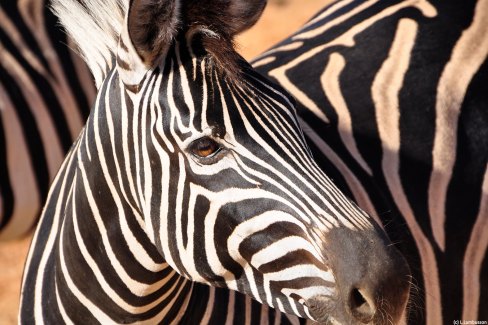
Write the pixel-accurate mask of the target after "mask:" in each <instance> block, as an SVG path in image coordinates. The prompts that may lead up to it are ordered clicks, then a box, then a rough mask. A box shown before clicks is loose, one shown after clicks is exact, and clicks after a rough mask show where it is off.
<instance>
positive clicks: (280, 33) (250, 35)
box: [0, 0, 332, 325]
mask: <svg viewBox="0 0 488 325" xmlns="http://www.w3.org/2000/svg"><path fill="white" fill-rule="evenodd" d="M331 2H332V1H331V0H268V5H267V7H266V9H265V11H264V13H263V16H262V17H261V19H260V20H259V22H258V23H257V24H256V25H255V26H254V27H253V28H251V29H250V30H248V31H247V32H245V33H244V34H242V35H240V36H239V37H238V42H237V43H238V46H239V48H238V50H239V52H240V53H241V54H242V55H243V56H244V57H245V58H246V59H248V60H251V59H252V58H254V57H255V56H257V55H258V54H260V53H262V52H263V51H264V50H266V49H268V48H269V47H271V46H273V45H274V44H275V43H277V42H279V41H280V40H282V39H284V38H286V37H287V36H288V35H289V34H291V33H292V32H294V31H295V30H297V29H298V28H299V27H300V26H301V25H303V24H304V23H305V22H306V21H307V20H308V19H309V18H311V17H312V16H313V15H314V14H315V13H316V12H317V11H318V10H319V9H321V8H322V7H324V6H326V5H327V4H329V3H331ZM29 243H30V237H29V238H24V239H22V240H17V241H12V242H1V243H0V263H1V264H0V325H10V324H16V323H17V310H18V303H19V293H20V282H21V277H22V269H23V265H24V260H25V257H26V255H27V250H28V248H29Z"/></svg>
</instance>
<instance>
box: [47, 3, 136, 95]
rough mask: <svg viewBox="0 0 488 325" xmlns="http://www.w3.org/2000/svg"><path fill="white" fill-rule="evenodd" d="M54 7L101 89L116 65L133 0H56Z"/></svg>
mask: <svg viewBox="0 0 488 325" xmlns="http://www.w3.org/2000/svg"><path fill="white" fill-rule="evenodd" d="M51 6H52V8H53V11H54V13H55V14H56V15H57V16H58V17H59V19H60V21H61V24H62V25H63V26H64V28H65V29H66V31H67V32H68V34H69V35H70V36H71V37H72V38H73V40H74V41H75V43H76V45H77V46H78V50H79V52H80V55H81V56H82V58H83V59H84V60H85V62H86V63H87V64H88V67H89V68H90V70H91V72H92V74H93V76H94V78H95V82H96V85H97V87H99V86H100V85H101V83H102V81H103V79H104V78H105V75H106V74H107V73H108V71H109V70H110V69H112V67H113V65H114V62H115V57H116V54H117V45H118V40H119V35H120V33H121V32H122V29H123V27H124V19H125V16H126V14H127V11H128V7H129V0H83V1H76V0H53V1H52V4H51Z"/></svg>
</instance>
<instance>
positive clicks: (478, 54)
mask: <svg viewBox="0 0 488 325" xmlns="http://www.w3.org/2000/svg"><path fill="white" fill-rule="evenodd" d="M487 21H488V1H467V2H466V1H463V2H462V3H461V2H457V1H338V2H335V3H334V4H332V5H331V6H329V7H327V8H325V9H324V10H323V11H321V12H320V13H318V14H317V15H316V16H315V17H314V18H312V19H311V20H310V21H309V22H308V23H307V24H306V25H305V26H304V27H303V28H302V29H301V30H300V31H298V32H297V33H295V34H294V35H292V36H291V37H290V38H288V39H287V40H285V41H283V42H281V43H280V44H278V45H276V46H274V47H273V48H272V49H270V50H269V51H267V52H266V53H265V54H263V55H262V56H260V57H259V58H257V59H256V60H255V61H254V66H255V67H256V68H257V70H258V71H260V72H261V73H263V74H265V75H267V76H268V77H270V78H272V79H274V80H275V81H277V82H278V83H279V84H280V85H282V86H283V87H284V88H285V89H286V90H287V91H288V92H290V93H291V94H292V95H293V96H294V97H295V98H296V99H297V102H298V103H297V110H298V114H299V116H300V118H301V121H300V122H301V125H302V127H303V128H304V132H305V136H306V138H307V141H308V142H309V144H310V145H311V149H312V151H313V155H314V158H315V159H316V161H317V162H318V164H319V165H320V166H321V168H323V169H324V170H325V171H326V172H327V174H329V175H331V177H332V178H333V179H334V181H335V182H336V183H337V184H338V186H339V188H341V189H344V190H345V191H346V193H348V194H349V195H350V196H351V197H353V198H355V200H356V202H357V203H358V205H359V206H361V207H362V208H364V209H365V210H366V211H368V212H369V213H370V214H372V215H377V216H380V217H381V219H382V223H383V224H385V225H387V227H386V231H387V232H388V234H389V235H390V238H392V240H393V241H394V242H396V243H398V246H399V247H400V249H401V251H402V253H403V254H404V255H405V256H406V257H407V260H408V261H409V265H410V266H411V267H412V271H413V277H414V279H415V280H416V283H417V284H418V286H419V287H420V290H419V292H418V293H417V294H416V295H418V296H419V298H418V299H417V301H415V302H413V303H412V309H413V310H412V313H411V314H410V315H409V318H410V322H411V323H412V324H420V323H423V322H426V323H427V324H447V323H450V322H452V321H453V320H458V319H463V320H486V319H488V296H487V293H488V272H487V270H488V269H487V267H488V264H487V262H488V259H487V258H486V251H487V247H488V232H487V231H486V230H487V229H488V176H487V175H488V170H487V161H488V115H487V114H488V109H487V108H488V96H487V92H486V85H487V84H488V60H487V56H488V37H487V35H488V24H486V22H487ZM417 266H418V267H417ZM415 309H418V310H417V311H415ZM423 310H425V312H423Z"/></svg>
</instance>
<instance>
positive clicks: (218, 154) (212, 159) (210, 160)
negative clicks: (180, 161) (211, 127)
mask: <svg viewBox="0 0 488 325" xmlns="http://www.w3.org/2000/svg"><path fill="white" fill-rule="evenodd" d="M205 142H207V145H212V146H216V149H215V151H213V152H212V153H211V154H209V155H208V156H205V157H204V156H201V155H198V154H197V153H196V152H197V151H198V150H199V148H198V147H199V146H202V145H205ZM187 152H188V153H189V155H190V157H191V158H192V159H193V160H194V161H195V162H197V163H199V164H202V165H213V164H215V163H217V162H218V161H220V160H221V159H222V158H223V157H224V156H225V155H226V154H227V153H228V152H229V149H228V148H226V147H225V146H224V145H223V144H222V143H221V142H220V141H216V140H215V139H213V138H212V137H209V136H204V137H201V138H198V139H196V140H194V141H192V142H191V143H190V145H189V146H188V148H187Z"/></svg>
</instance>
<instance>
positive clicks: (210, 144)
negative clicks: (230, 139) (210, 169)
mask: <svg viewBox="0 0 488 325" xmlns="http://www.w3.org/2000/svg"><path fill="white" fill-rule="evenodd" d="M221 149H222V147H221V146H220V144H218V143H217V142H215V141H214V140H212V139H211V138H208V137H205V138H201V139H198V140H195V141H193V143H192V144H191V145H190V152H191V153H192V154H193V155H194V156H195V157H197V158H210V157H212V156H214V155H215V154H216V153H217V152H219V151H220V150H221Z"/></svg>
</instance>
